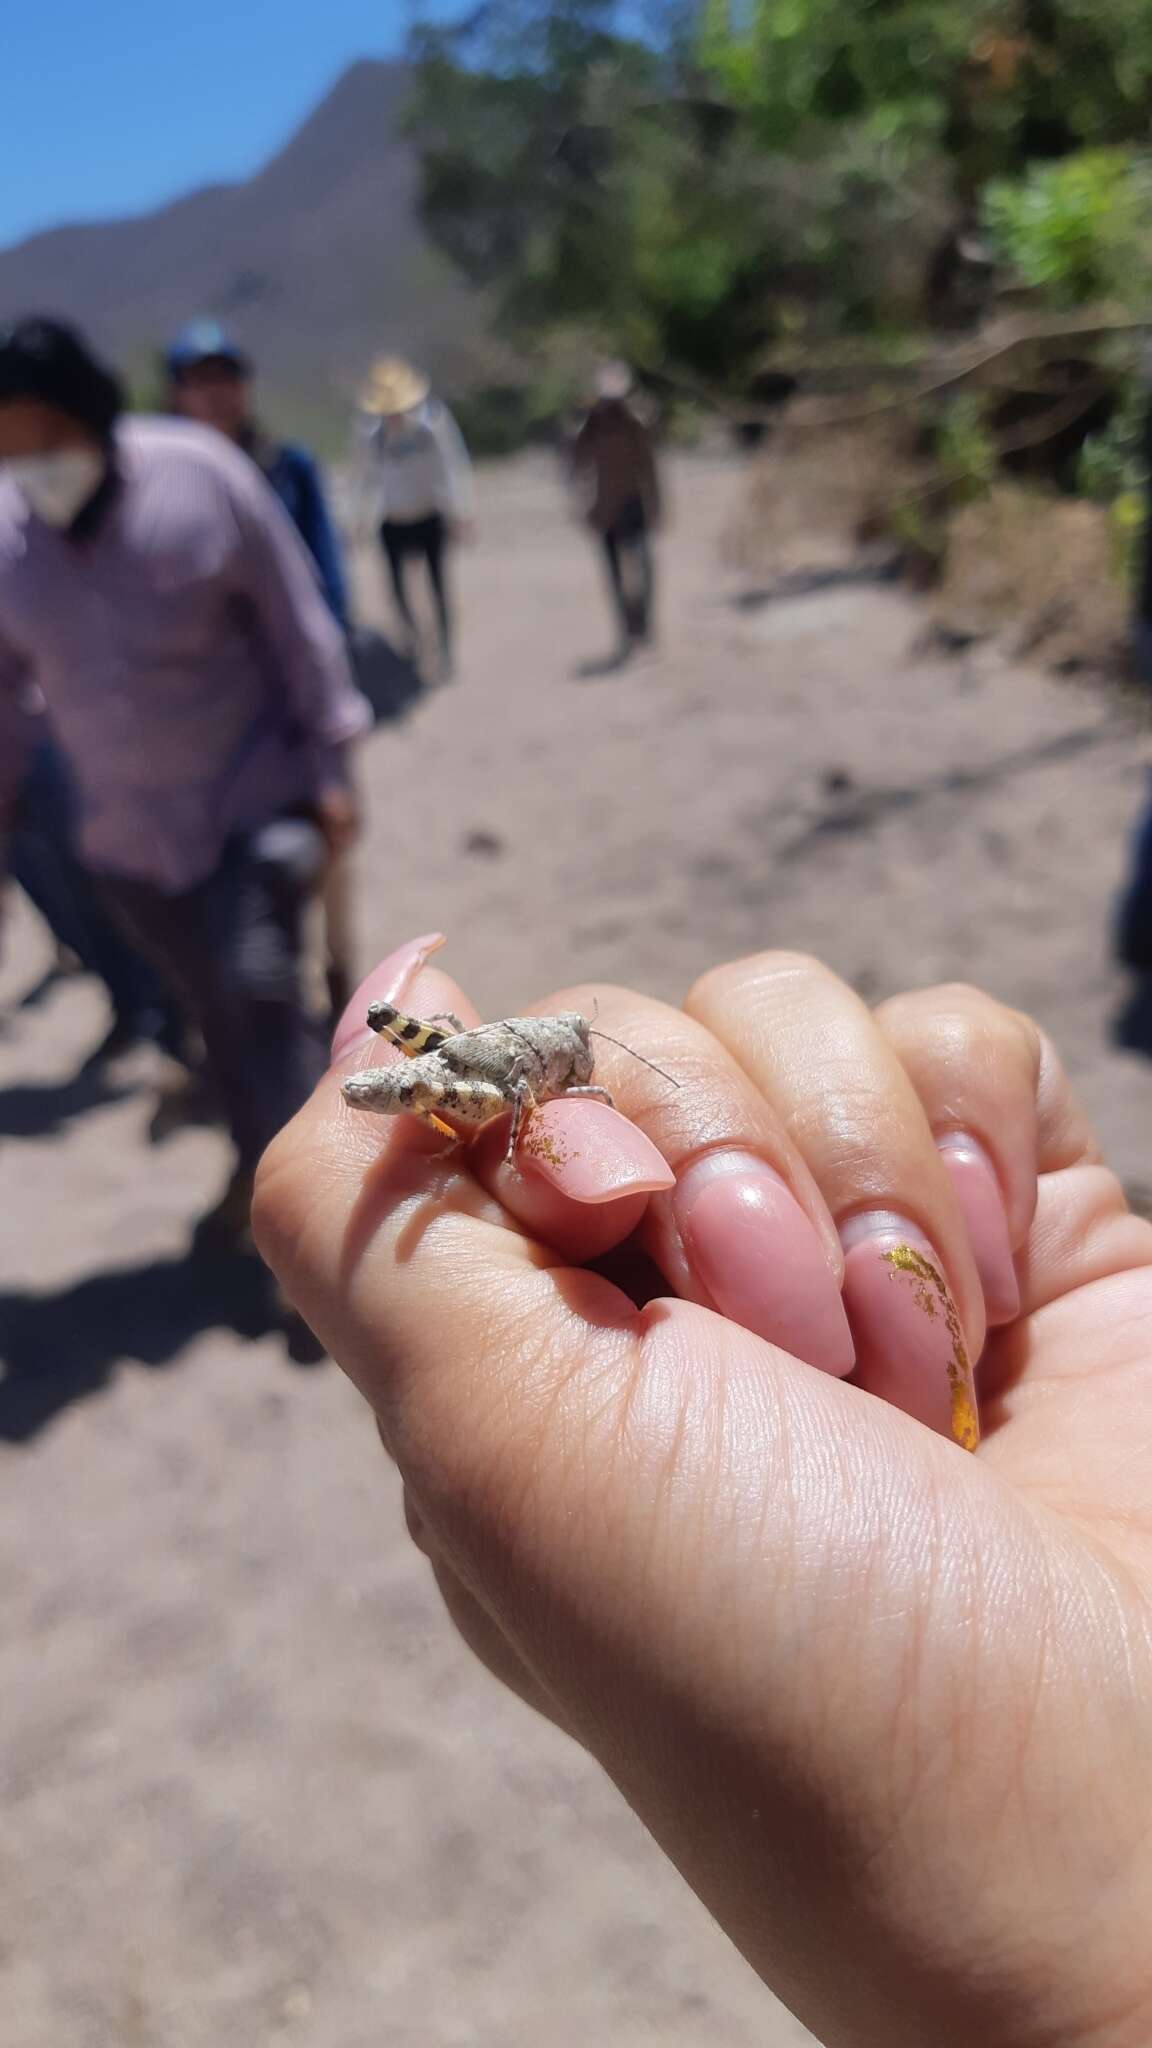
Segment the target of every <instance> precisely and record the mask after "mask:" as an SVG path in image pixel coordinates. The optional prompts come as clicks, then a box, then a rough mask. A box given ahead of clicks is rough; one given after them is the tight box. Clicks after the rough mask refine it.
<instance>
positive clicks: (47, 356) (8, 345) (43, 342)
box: [0, 316, 124, 441]
mask: <svg viewBox="0 0 1152 2048" xmlns="http://www.w3.org/2000/svg"><path fill="white" fill-rule="evenodd" d="M21 398H33V399H38V400H39V401H40V403H41V404H42V405H52V406H55V407H56V410H57V411H58V412H63V413H67V415H68V417H69V419H72V420H76V421H78V422H79V424H80V425H81V426H82V427H86V428H87V429H88V432H89V433H90V434H93V435H94V436H95V437H96V439H97V440H99V441H108V440H110V439H111V436H112V429H113V427H114V426H115V424H116V420H117V418H118V416H119V415H120V413H122V412H123V410H124V389H123V386H122V385H121V382H120V379H119V378H118V377H117V376H116V375H115V373H114V372H113V371H112V370H109V369H108V368H107V367H106V366H105V364H103V363H102V362H101V361H100V359H99V357H98V356H95V355H93V353H92V350H91V348H90V347H89V345H88V343H87V341H86V340H85V338H84V336H83V335H82V334H80V333H79V331H78V330H77V329H76V328H75V327H69V326H68V325H67V323H66V322H65V321H63V320H48V319H44V318H41V317H39V316H36V317H33V318H31V319H26V320H16V321H13V322H12V324H11V326H8V327H0V405H4V404H5V403H10V402H11V401H13V400H15V399H21Z"/></svg>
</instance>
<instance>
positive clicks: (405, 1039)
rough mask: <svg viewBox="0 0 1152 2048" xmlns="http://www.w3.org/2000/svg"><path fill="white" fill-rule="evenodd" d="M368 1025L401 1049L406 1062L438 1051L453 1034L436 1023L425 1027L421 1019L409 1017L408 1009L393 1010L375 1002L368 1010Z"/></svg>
mask: <svg viewBox="0 0 1152 2048" xmlns="http://www.w3.org/2000/svg"><path fill="white" fill-rule="evenodd" d="M368 1022H369V1024H370V1025H371V1027H372V1030H373V1031H378V1032H379V1033H380V1036H381V1037H382V1038H387V1039H389V1040H390V1041H391V1043H392V1044H393V1045H395V1046H398V1047H399V1049H400V1051H401V1052H402V1053H403V1054H404V1057H405V1059H409V1060H415V1059H419V1057H420V1055H421V1053H425V1052H438V1051H439V1049H440V1047H441V1046H442V1045H443V1044H444V1043H445V1040H446V1039H447V1038H448V1036H449V1034H448V1033H447V1032H446V1031H438V1030H437V1028H436V1026H435V1025H434V1024H424V1023H422V1022H421V1020H420V1018H419V1017H409V1016H408V1015H407V1013H406V1012H405V1011H404V1010H396V1009H393V1007H392V1004H391V1003H373V1004H372V1005H371V1006H370V1008H369V1011H368Z"/></svg>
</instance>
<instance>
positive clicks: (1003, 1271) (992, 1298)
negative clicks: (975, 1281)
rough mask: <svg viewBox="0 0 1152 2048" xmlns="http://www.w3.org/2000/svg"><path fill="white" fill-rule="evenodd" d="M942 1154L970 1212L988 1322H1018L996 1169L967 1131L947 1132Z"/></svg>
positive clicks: (939, 1142) (968, 1219)
mask: <svg viewBox="0 0 1152 2048" xmlns="http://www.w3.org/2000/svg"><path fill="white" fill-rule="evenodd" d="M936 1149H937V1151H938V1152H939V1154H940V1157H941V1159H942V1160H943V1161H944V1164H945V1166H946V1167H947V1169H948V1177H949V1179H950V1180H951V1182H952V1185H953V1187H954V1188H955V1190H956V1195H957V1198H958V1200H959V1203H960V1207H961V1209H962V1210H963V1212H964V1221H965V1223H966V1224H967V1226H968V1241H969V1243H970V1244H971V1246H972V1256H973V1258H974V1259H975V1261H976V1270H977V1272H978V1273H979V1275H980V1285H981V1286H982V1288H983V1289H984V1307H985V1310H986V1311H987V1315H988V1321H989V1323H992V1324H997V1323H1011V1322H1014V1321H1015V1318H1016V1317H1017V1316H1018V1315H1019V1313H1020V1283H1019V1281H1018V1280H1017V1278H1016V1268H1015V1265H1014V1264H1013V1261H1012V1240H1011V1238H1010V1237H1009V1235H1008V1215H1007V1211H1006V1210H1005V1207H1004V1197H1003V1195H1002V1194H1001V1192H1000V1182H999V1180H998V1179H997V1176H996V1169H995V1167H994V1166H993V1164H992V1161H991V1160H990V1159H989V1157H988V1154H987V1153H986V1152H985V1150H984V1147H983V1145H981V1144H980V1143H979V1142H978V1140H977V1139H975V1138H972V1137H970V1136H969V1134H968V1132H967V1131H947V1132H946V1133H945V1135H944V1136H943V1137H942V1138H937V1140H936Z"/></svg>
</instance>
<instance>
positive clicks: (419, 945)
mask: <svg viewBox="0 0 1152 2048" xmlns="http://www.w3.org/2000/svg"><path fill="white" fill-rule="evenodd" d="M443 944H444V934H443V932H425V934H424V937H423V938H422V939H409V940H408V942H407V944H406V945H403V946H397V948H396V951H395V952H394V953H389V955H388V957H387V959H386V960H381V962H380V965H379V966H378V967H374V968H373V969H372V972H371V974H368V975H365V977H364V980H363V981H362V982H361V983H360V986H359V988H358V989H357V991H356V993H355V995H354V996H353V998H352V1000H351V1002H350V1003H349V1005H348V1007H347V1009H346V1010H345V1012H344V1015H343V1016H342V1017H341V1019H340V1022H339V1023H338V1025H337V1026H336V1030H335V1032H334V1033H333V1037H332V1058H333V1060H342V1059H346V1058H347V1056H348V1054H349V1053H351V1052H359V1050H360V1048H361V1046H362V1045H367V1044H368V1042H369V1040H370V1039H371V1040H375V1041H376V1042H377V1043H379V1041H378V1040H377V1038H376V1033H375V1032H374V1031H369V1029H368V1026H367V1025H366V1024H365V1022H364V1019H365V1017H366V1016H367V1014H368V1005H369V1003H399V1002H402V1001H403V998H404V995H405V993H406V991H407V990H408V989H410V988H411V986H412V983H413V982H414V981H415V979H416V976H417V975H418V974H419V972H420V969H421V968H422V967H423V966H424V964H425V962H426V961H428V960H430V959H431V957H432V955H433V953H436V952H438V951H439V949H440V947H441V946H442V945H443Z"/></svg>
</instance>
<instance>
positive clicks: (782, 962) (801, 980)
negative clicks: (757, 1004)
mask: <svg viewBox="0 0 1152 2048" xmlns="http://www.w3.org/2000/svg"><path fill="white" fill-rule="evenodd" d="M789 982H792V983H796V984H801V985H803V984H812V983H817V982H825V983H837V984H839V976H838V975H836V974H834V973H833V971H832V969H831V968H830V967H828V966H826V965H825V963H824V961H823V960H819V959H817V957H816V955H815V954H813V953H803V952H799V951H793V950H791V949H787V948H786V949H781V950H779V951H777V950H772V951H766V952H761V953H747V954H745V955H744V956H743V957H742V958H741V959H738V960H730V961H727V962H725V963H724V965H723V966H720V967H710V968H709V969H708V970H707V972H706V973H705V974H702V975H700V977H699V979H698V980H696V981H695V982H693V984H692V987H691V989H690V990H689V992H688V997H687V1008H688V1009H689V1010H697V1009H700V1010H708V1009H715V1008H717V1007H718V1006H720V1005H722V1004H726V1003H728V1002H729V1001H730V1000H731V998H732V995H733V994H734V993H735V992H737V991H739V992H740V993H742V994H745V995H748V994H755V993H756V992H757V991H759V990H762V989H767V988H768V987H769V986H771V987H773V988H778V987H780V986H782V985H785V984H787V983H789Z"/></svg>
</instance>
